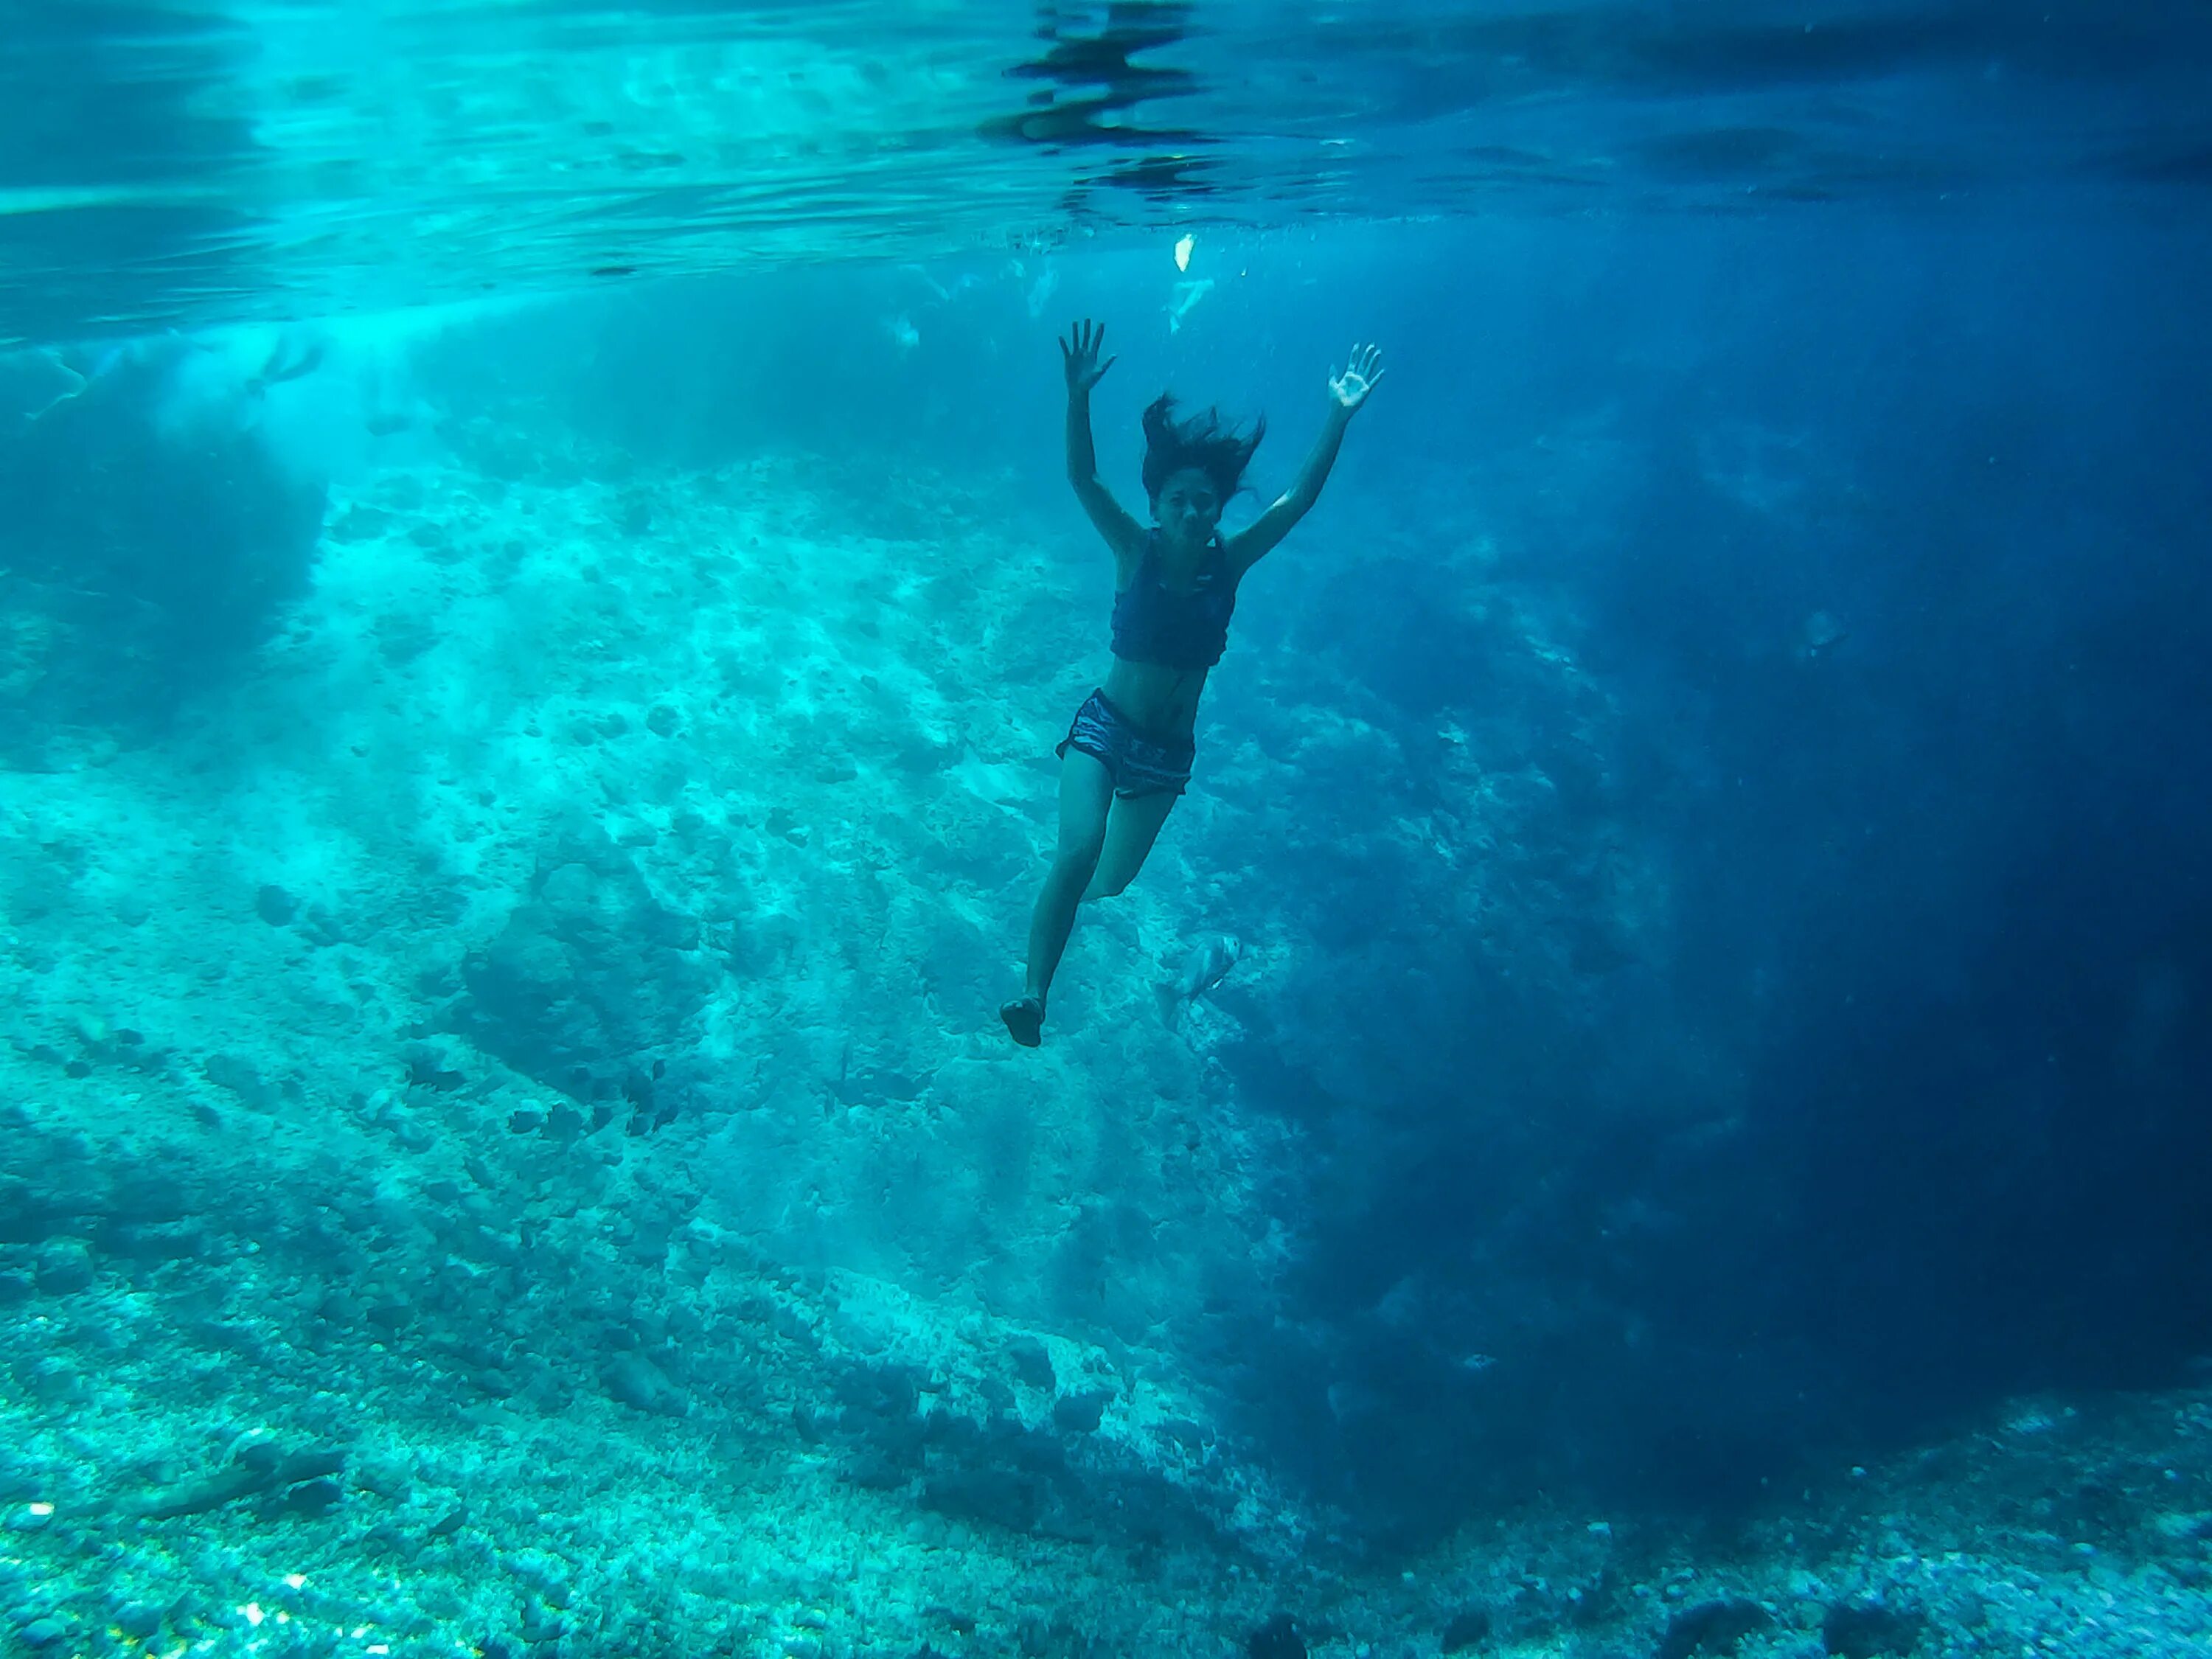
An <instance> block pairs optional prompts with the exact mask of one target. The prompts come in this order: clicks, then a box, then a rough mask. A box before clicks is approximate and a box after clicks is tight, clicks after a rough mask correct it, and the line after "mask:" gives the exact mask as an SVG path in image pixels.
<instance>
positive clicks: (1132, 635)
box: [999, 321, 1383, 1048]
mask: <svg viewBox="0 0 2212 1659" xmlns="http://www.w3.org/2000/svg"><path fill="white" fill-rule="evenodd" d="M1105 337H1106V331H1105V329H1104V328H1103V326H1099V325H1092V324H1091V323H1090V322H1087V321H1085V322H1080V323H1078V324H1076V325H1075V326H1074V328H1073V330H1071V331H1070V332H1069V334H1068V337H1067V338H1066V339H1064V340H1062V341H1061V342H1060V358H1061V360H1062V362H1063V364H1064V366H1065V368H1066V373H1067V481H1068V482H1069V483H1072V484H1073V485H1074V486H1075V498H1076V499H1077V500H1078V501H1081V502H1082V503H1083V510H1084V511H1085V513H1089V514H1090V515H1091V523H1092V524H1094V525H1096V526H1097V528H1098V533H1099V534H1100V535H1101V536H1103V537H1104V538H1106V545H1107V546H1109V547H1110V548H1112V549H1113V550H1114V665H1113V667H1112V668H1111V669H1110V670H1109V671H1108V672H1107V675H1106V684H1104V685H1103V686H1101V687H1100V688H1099V689H1098V690H1096V691H1093V692H1092V693H1091V696H1089V697H1087V698H1086V699H1085V701H1084V704H1083V707H1082V708H1079V709H1077V710H1076V711H1075V723H1074V724H1073V726H1070V727H1069V728H1068V732H1067V736H1066V738H1064V739H1062V741H1061V743H1060V750H1059V752H1060V845H1059V848H1058V849H1057V850H1056V851H1055V852H1054V854H1053V860H1052V867H1051V869H1050V870H1048V872H1046V874H1045V878H1044V890H1043V891H1042V892H1041V893H1040V894H1038V895H1037V902H1036V913H1035V915H1033V916H1032V917H1031V918H1030V957H1029V982H1028V984H1027V986H1026V987H1024V990H1023V992H1022V994H1021V995H1019V996H1018V997H1016V998H1015V999H1014V1000H1012V1001H1011V1002H1009V1003H1006V1005H1005V1006H1002V1007H1001V1008H1000V1010H999V1014H1000V1018H1003V1019H1004V1020H1005V1021H1006V1030H1007V1031H1008V1032H1009V1033H1011V1034H1012V1036H1013V1039H1014V1041H1015V1042H1018V1043H1020V1044H1022V1045H1023V1046H1024V1048H1036V1046H1037V1044H1038V1043H1039V1042H1041V1041H1042V1033H1043V1029H1044V1006H1045V997H1046V995H1047V994H1048V992H1049V991H1050V990H1051V988H1052V976H1053V973H1054V970H1055V969H1057V968H1058V967H1059V966H1060V953H1061V952H1062V951H1065V950H1066V948H1067V936H1068V934H1069V933H1071V932H1072V931H1073V929H1074V927H1075V912H1076V908H1077V907H1078V906H1079V905H1080V904H1081V903H1082V902H1083V901H1084V900H1085V899H1086V898H1110V897H1112V896H1114V895H1115V894H1116V893H1119V892H1120V891H1121V890H1122V889H1123V888H1125V887H1127V885H1128V884H1129V883H1130V881H1131V879H1132V878H1134V877H1135V875H1136V873H1137V872H1138V871H1139V869H1140V868H1142V867H1143V866H1144V862H1145V855H1146V854H1147V853H1149V852H1151V851H1152V842H1153V839H1154V838H1155V837H1156V836H1158V834H1159V833H1160V826H1161V824H1163V823H1165V822H1167V816H1168V811H1169V809H1170V808H1171V807H1173V806H1174V805H1175V804H1176V796H1178V795H1180V794H1182V792H1183V790H1184V788H1185V787H1188V784H1189V782H1190V768H1191V761H1192V759H1193V757H1194V754H1195V753H1196V747H1195V744H1194V732H1195V731H1196V729H1197V726H1198V697H1199V693H1200V692H1201V691H1202V690H1205V689H1206V673H1207V671H1209V670H1210V669H1212V666H1213V665H1214V664H1216V663H1218V662H1219V661H1220V660H1221V653H1222V650H1223V648H1224V647H1225V646H1226V645H1227V643H1228V640H1229V616H1230V613H1231V611H1234V610H1235V609H1236V607H1237V584H1238V583H1239V582H1241V581H1242V580H1243V579H1244V573H1245V572H1246V571H1248V570H1249V569H1250V568H1252V567H1253V566H1254V565H1255V564H1257V563H1258V562H1260V559H1261V556H1263V555H1265V554H1266V553H1267V551H1268V550H1269V549H1271V548H1273V546H1274V545H1275V544H1276V543H1277V542H1279V541H1280V540H1282V539H1283V538H1284V537H1285V536H1286V535H1288V534H1289V533H1290V529H1291V526H1292V525H1294V524H1296V523H1297V521H1298V520H1300V519H1303V518H1304V517H1305V515H1306V513H1308V512H1309V511H1310V509H1311V508H1312V507H1313V504H1314V501H1315V498H1316V497H1317V496H1318V495H1320V494H1321V487H1322V484H1324V483H1327V482H1328V471H1329V468H1330V467H1332V466H1334V465H1335V464H1336V452H1337V448H1338V447H1339V446H1340V444H1342V443H1343V441H1344V429H1345V428H1346V426H1348V425H1350V424H1351V422H1352V416H1354V415H1356V414H1358V412H1359V409H1360V405H1361V404H1364V403H1365V402H1366V401H1367V395H1368V393H1369V392H1372V391H1373V390H1374V389H1375V383H1376V381H1377V380H1381V379H1382V378H1383V354H1382V353H1381V352H1380V351H1379V350H1378V349H1376V348H1375V347H1373V346H1357V345H1356V346H1354V347H1352V360H1351V362H1349V363H1348V364H1347V365H1346V368H1345V370H1344V373H1343V374H1334V375H1331V376H1330V377H1329V381H1328V418H1327V420H1326V421H1325V422H1323V424H1322V430H1321V436H1320V437H1319V438H1318V439H1317V440H1316V441H1315V443H1314V447H1313V453H1311V454H1310V455H1309V456H1307V457H1306V464H1305V465H1304V467H1302V468H1301V469H1299V471H1298V476H1297V482H1296V483H1293V484H1291V487H1290V489H1287V490H1285V492H1284V493H1283V494H1282V495H1280V496H1279V497H1278V498H1277V499H1276V501H1275V503H1274V505H1273V506H1272V507H1268V508H1267V511H1266V512H1264V513H1261V515H1260V516H1259V517H1258V518H1256V519H1255V520H1253V521H1252V522H1251V523H1250V524H1249V525H1247V526H1245V527H1244V528H1243V529H1242V530H1240V531H1238V532H1237V533H1236V534H1235V535H1233V536H1227V537H1225V536H1223V535H1222V534H1221V533H1220V524H1221V509H1222V508H1223V507H1225V506H1227V505H1228V503H1229V498H1230V497H1231V495H1235V494H1236V493H1237V489H1239V488H1240V487H1241V486H1242V484H1243V478H1244V469H1245V468H1246V467H1247V466H1248V465H1250V463H1251V460H1252V452H1253V451H1254V450H1255V449H1257V448H1258V447H1260V440H1261V436H1262V435H1264V434H1265V433H1266V431H1267V422H1266V421H1265V420H1261V421H1259V422H1255V424H1254V426H1253V428H1252V431H1251V434H1250V435H1249V436H1241V435H1238V434H1237V433H1236V432H1235V431H1233V430H1231V429H1229V428H1225V427H1224V426H1223V425H1222V423H1221V417H1220V415H1219V413H1218V411H1215V410H1207V411H1206V414H1205V415H1204V416H1200V417H1195V418H1193V419H1191V420H1188V421H1178V420H1176V418H1175V402H1174V399H1172V398H1170V397H1168V396H1166V395H1165V394H1162V395H1161V396H1160V397H1159V398H1158V399H1156V400H1155V401H1154V402H1153V404H1152V406H1151V407H1150V408H1149V409H1147V410H1145V465H1144V483H1145V495H1146V498H1147V499H1148V500H1149V501H1151V503H1152V525H1151V526H1149V527H1147V526H1144V525H1140V524H1139V523H1138V522H1137V521H1136V520H1135V519H1133V518H1132V517H1131V516H1130V515H1129V514H1128V513H1125V512H1124V511H1122V509H1121V503H1120V502H1118V501H1115V499H1114V497H1113V495H1112V494H1111V493H1110V492H1109V491H1108V489H1107V488H1106V486H1105V485H1104V484H1103V483H1100V482H1099V481H1098V457H1097V452H1096V451H1095V450H1094V448H1093V447H1092V445H1091V387H1093V386H1097V384H1098V381H1099V378H1100V377H1101V376H1102V375H1103V374H1105V373H1106V371H1107V370H1108V369H1109V368H1113V366H1114V359H1113V358H1111V357H1109V358H1107V359H1106V360H1105V361H1104V362H1100V361H1099V357H1098V352H1099V349H1100V346H1101V345H1102V343H1103V341H1104V339H1105Z"/></svg>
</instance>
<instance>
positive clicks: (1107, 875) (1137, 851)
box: [1083, 789, 1176, 899]
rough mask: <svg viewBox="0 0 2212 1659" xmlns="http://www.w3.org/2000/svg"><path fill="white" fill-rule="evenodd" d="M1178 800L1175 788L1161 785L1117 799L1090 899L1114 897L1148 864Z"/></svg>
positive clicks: (1087, 894)
mask: <svg viewBox="0 0 2212 1659" xmlns="http://www.w3.org/2000/svg"><path fill="white" fill-rule="evenodd" d="M1175 804H1176V793H1175V791H1174V790H1172V789H1160V790H1156V791H1154V792H1153V793H1152V794H1149V795H1139V796H1137V797H1135V798H1134V799H1128V798H1127V797H1123V798H1120V799H1116V800H1115V802H1114V805H1113V810H1112V811H1109V813H1108V814H1107V815H1106V840H1105V843H1104V845H1103V847H1102V848H1100V850H1099V854H1098V867H1097V869H1096V870H1094V871H1092V872H1091V885H1090V886H1089V888H1087V889H1086V890H1085V892H1084V895H1083V896H1084V897H1085V898H1089V899H1098V898H1112V897H1113V896H1115V894H1117V893H1119V892H1120V891H1121V890H1122V889H1123V888H1124V887H1127V885H1128V884H1130V883H1131V882H1133V881H1134V880H1135V879H1136V878H1137V872H1138V871H1139V870H1141V869H1143V868H1144V867H1145V857H1146V854H1148V853H1150V852H1151V851H1152V842H1154V841H1156V840H1158V837H1159V833H1160V826H1161V825H1162V824H1164V823H1166V822H1167V821H1168V814H1169V812H1170V811H1172V810H1173V809H1174V807H1175Z"/></svg>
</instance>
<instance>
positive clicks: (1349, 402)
mask: <svg viewBox="0 0 2212 1659" xmlns="http://www.w3.org/2000/svg"><path fill="white" fill-rule="evenodd" d="M1382 378H1383V348H1382V347H1381V346H1371V345H1370V346H1364V345H1355V346H1354V347H1352V361H1351V362H1348V363H1346V365H1345V368H1344V373H1343V374H1332V375H1330V376H1329V377H1328V395H1329V397H1330V398H1332V399H1333V400H1334V402H1335V404H1336V406H1337V407H1338V408H1339V409H1341V410H1343V411H1344V412H1345V413H1346V414H1347V415H1356V414H1358V412H1359V406H1360V404H1364V403H1365V402H1366V401H1367V394H1368V393H1369V392H1372V391H1374V390H1375V386H1376V382H1377V381H1378V380H1381V379H1382Z"/></svg>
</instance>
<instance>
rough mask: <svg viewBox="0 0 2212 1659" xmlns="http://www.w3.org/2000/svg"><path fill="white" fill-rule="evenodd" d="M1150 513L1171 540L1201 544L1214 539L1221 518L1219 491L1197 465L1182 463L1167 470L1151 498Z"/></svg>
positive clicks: (1187, 544) (1186, 544)
mask: <svg viewBox="0 0 2212 1659" xmlns="http://www.w3.org/2000/svg"><path fill="white" fill-rule="evenodd" d="M1152 517H1153V518H1154V519H1156V520H1158V521H1159V526H1160V529H1161V531H1162V532H1164V534H1165V535H1167V537H1168V538H1170V540H1173V541H1175V542H1177V543H1180V544H1182V545H1183V546H1186V547H1198V546H1203V545H1205V544H1206V543H1207V542H1209V541H1211V540H1212V539H1213V531H1214V526H1217V525H1218V524H1219V523H1220V522H1221V492H1220V491H1219V490H1218V489H1215V488H1214V487H1213V480H1212V478H1210V477H1206V474H1205V473H1203V472H1201V471H1199V470H1198V469H1197V468H1196V467H1194V466H1187V467H1184V468H1183V469H1182V471H1177V472H1170V473H1169V474H1168V477H1167V482H1166V483H1163V484H1162V485H1161V486H1160V493H1159V494H1158V495H1156V496H1154V497H1153V498H1152Z"/></svg>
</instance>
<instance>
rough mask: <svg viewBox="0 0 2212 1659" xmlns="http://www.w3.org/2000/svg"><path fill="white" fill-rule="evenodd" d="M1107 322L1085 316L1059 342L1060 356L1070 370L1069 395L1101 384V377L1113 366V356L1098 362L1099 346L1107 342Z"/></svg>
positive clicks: (1068, 371)
mask: <svg viewBox="0 0 2212 1659" xmlns="http://www.w3.org/2000/svg"><path fill="white" fill-rule="evenodd" d="M1105 340H1106V325H1105V324H1103V323H1094V322H1092V321H1091V320H1090V319H1088V318H1085V319H1084V320H1083V321H1081V322H1079V323H1078V324H1076V325H1075V326H1074V327H1073V328H1071V329H1070V330H1068V331H1067V337H1066V339H1064V340H1062V341H1061V342H1060V362H1061V363H1062V364H1063V365H1064V366H1065V367H1066V370H1067V391H1068V395H1069V396H1070V397H1073V396H1074V395H1075V394H1077V393H1078V392H1088V391H1090V390H1091V387H1092V386H1097V384H1098V380H1099V377H1100V376H1101V375H1103V374H1105V373H1106V371H1107V370H1108V369H1109V368H1113V367H1114V359H1112V358H1111V357H1109V358H1108V359H1107V360H1106V361H1105V362H1103V363H1102V362H1099V361H1098V348H1099V347H1100V346H1101V345H1103V344H1104V343H1105Z"/></svg>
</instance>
